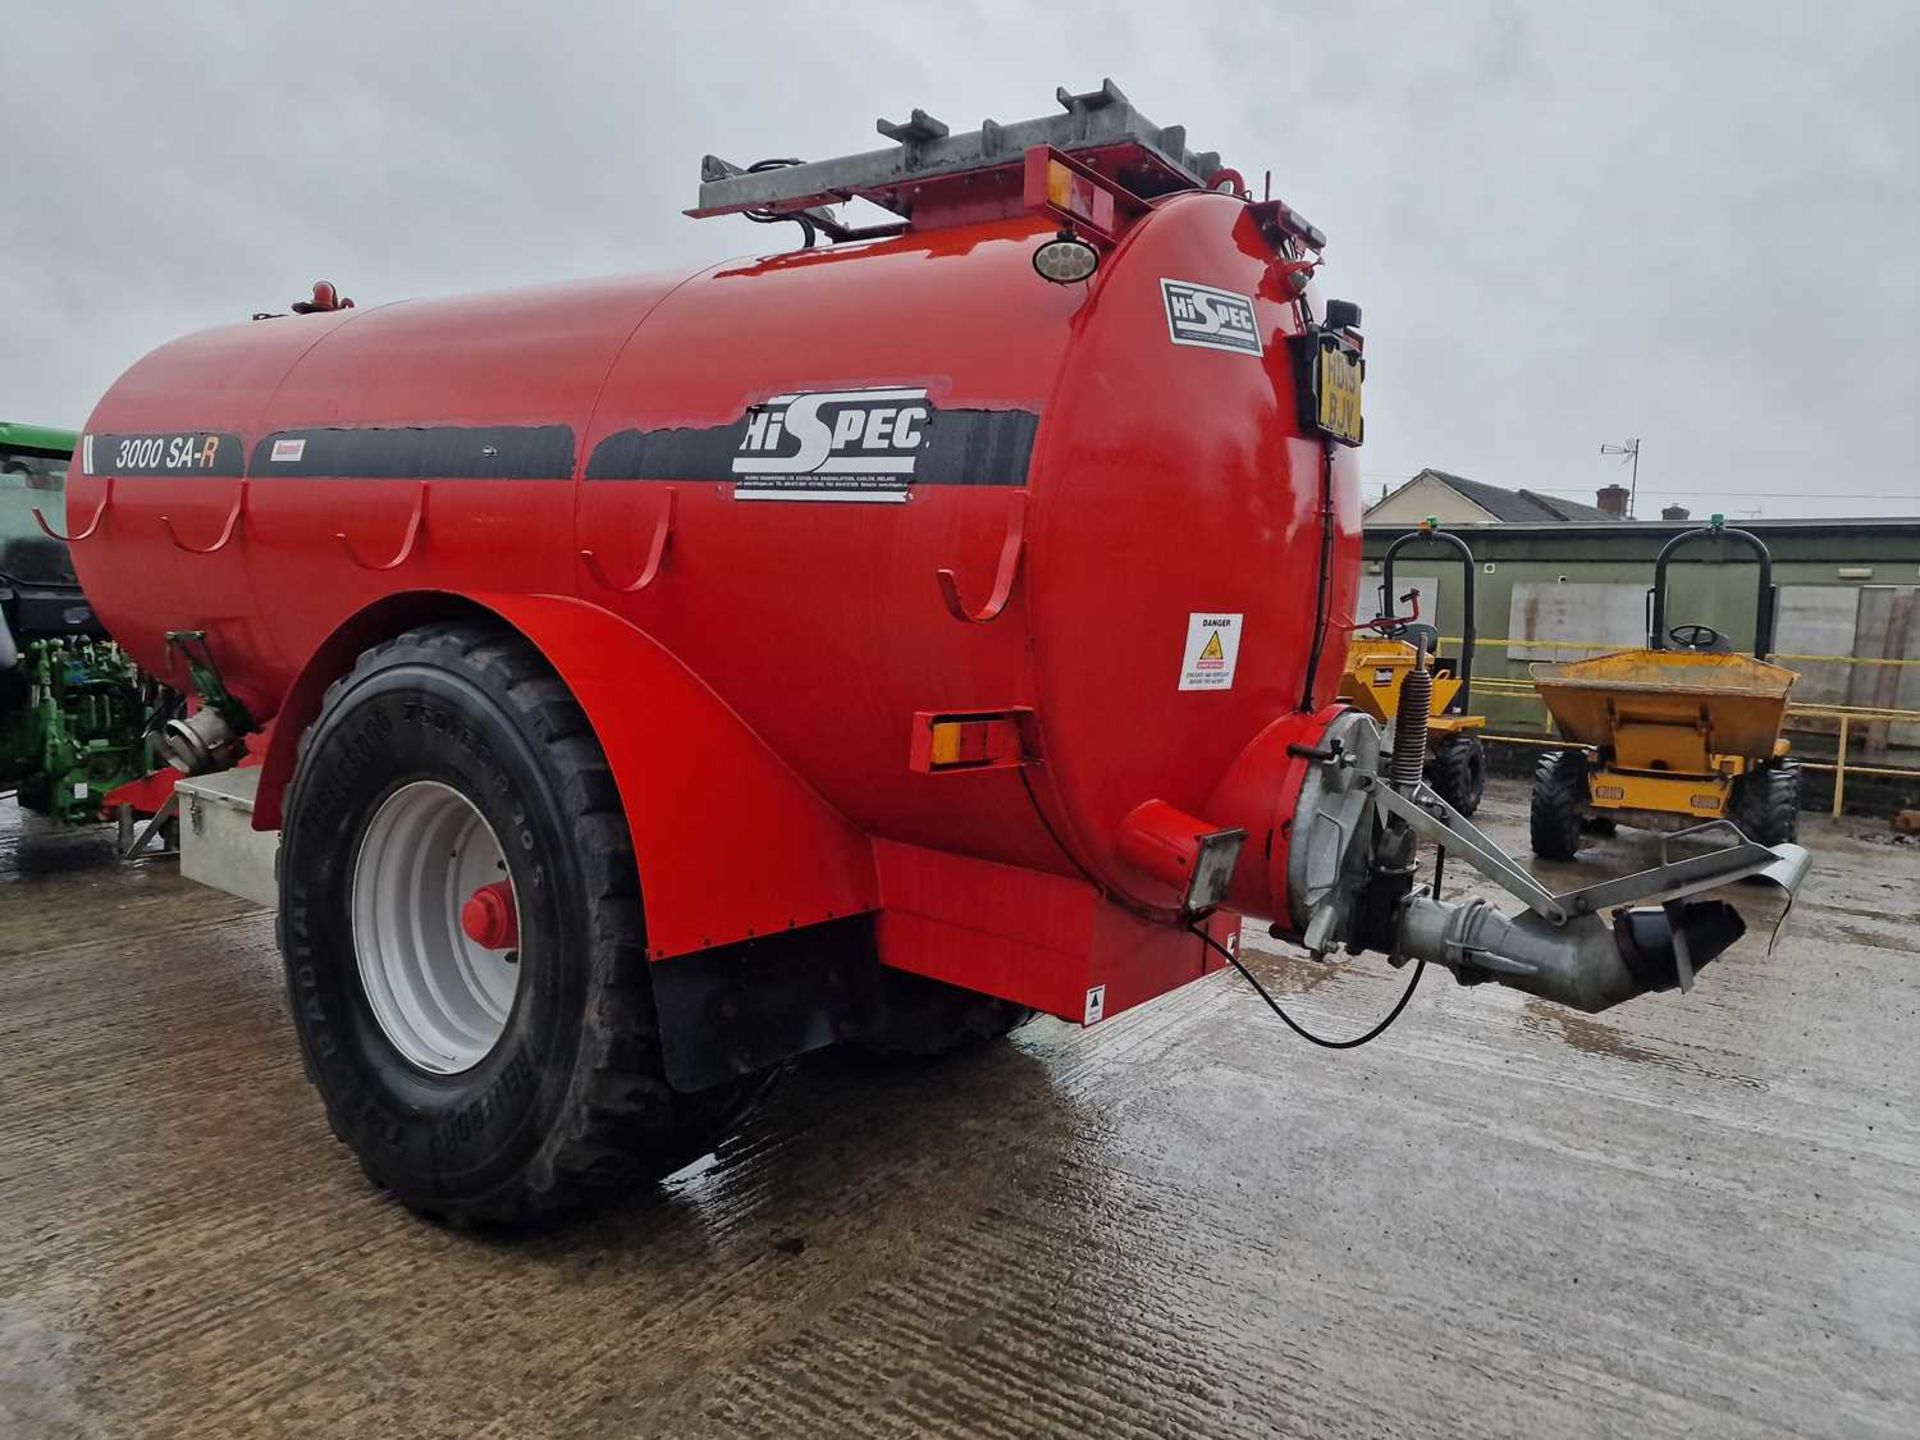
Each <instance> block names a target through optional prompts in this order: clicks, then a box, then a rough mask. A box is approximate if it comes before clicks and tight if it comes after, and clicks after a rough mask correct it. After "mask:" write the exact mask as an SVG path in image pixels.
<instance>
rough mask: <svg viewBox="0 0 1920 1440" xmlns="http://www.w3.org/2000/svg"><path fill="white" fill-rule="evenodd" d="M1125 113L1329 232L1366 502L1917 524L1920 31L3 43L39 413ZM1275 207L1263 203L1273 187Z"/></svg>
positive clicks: (181, 18) (1495, 20)
mask: <svg viewBox="0 0 1920 1440" xmlns="http://www.w3.org/2000/svg"><path fill="white" fill-rule="evenodd" d="M1103 75H1111V76H1112V77H1113V78H1114V79H1115V80H1116V81H1117V82H1118V83H1119V84H1120V86H1121V87H1122V88H1123V89H1124V90H1126V91H1127V93H1128V95H1129V96H1130V98H1132V99H1133V101H1134V102H1135V103H1136V104H1137V105H1139V107H1140V108H1141V109H1142V110H1143V111H1144V112H1145V113H1146V114H1147V115H1149V116H1150V117H1152V118H1153V119H1154V120H1155V121H1156V122H1158V123H1160V124H1170V123H1176V122H1178V123H1184V124H1185V125H1187V127H1188V130H1189V135H1190V137H1191V141H1192V143H1193V144H1194V146H1195V148H1199V149H1218V150H1220V151H1221V152H1222V154H1223V156H1224V158H1225V160H1226V162H1227V163H1229V164H1232V165H1235V166H1237V167H1239V168H1240V169H1241V170H1242V171H1243V172H1245V173H1246V174H1247V175H1248V176H1249V177H1258V176H1259V175H1260V174H1261V173H1262V172H1263V171H1264V170H1266V169H1269V168H1271V170H1272V172H1273V185H1274V192H1275V193H1276V194H1278V195H1280V196H1283V197H1284V198H1286V199H1287V200H1289V201H1290V202H1291V203H1293V204H1294V205H1295V206H1296V207H1297V208H1299V209H1300V210H1302V211H1303V212H1304V213H1305V214H1306V215H1307V216H1308V217H1309V218H1311V219H1312V220H1313V221H1314V222H1315V223H1316V224H1318V225H1319V226H1321V228H1322V229H1324V230H1325V231H1326V232H1327V233H1328V235H1329V236H1330V237H1331V245H1330V248H1329V251H1328V261H1329V264H1328V268H1327V270H1326V271H1325V272H1323V273H1324V277H1325V282H1326V290H1327V292H1328V293H1330V294H1335V295H1340V296H1343V297H1348V298H1351V299H1354V300H1357V301H1359V302H1360V303H1361V304H1362V305H1363V306H1364V308H1365V315H1366V330H1367V333H1368V357H1369V361H1370V365H1369V370H1368V397H1367V404H1368V426H1367V431H1368V444H1367V447H1366V449H1365V450H1364V451H1363V452H1362V469H1363V471H1364V472H1365V474H1366V476H1367V477H1368V480H1367V483H1368V493H1369V495H1370V496H1371V495H1375V494H1377V493H1378V491H1379V487H1380V485H1381V483H1382V482H1383V481H1388V480H1393V479H1398V478H1404V477H1405V476H1407V475H1409V474H1411V473H1412V472H1413V471H1414V470H1416V469H1418V468H1419V467H1421V466H1423V465H1432V466H1436V467H1440V468H1443V469H1448V470H1453V471H1456V472H1458V473H1461V474H1465V475H1469V476H1472V477H1474V478H1477V479H1481V480H1487V481H1491V482H1493V483H1495V484H1500V485H1508V486H1529V487H1532V488H1535V489H1540V490H1547V491H1552V492H1557V493H1564V494H1568V495H1572V496H1575V497H1578V498H1586V499H1589V500H1590V499H1591V498H1592V491H1593V489H1594V488H1595V487H1596V486H1598V485H1601V484H1605V483H1607V482H1608V481H1610V480H1613V479H1616V478H1621V479H1624V471H1622V470H1620V469H1619V468H1618V467H1617V466H1616V465H1615V464H1614V462H1612V461H1607V460H1603V459H1602V458H1601V457H1600V456H1599V454H1598V453H1597V452H1598V448H1599V446H1600V444H1601V442H1603V441H1621V440H1625V439H1626V438H1627V437H1628V436H1630V435H1636V434H1637V435H1640V436H1642V437H1643V439H1644V444H1645V449H1644V455H1643V459H1642V462H1641V472H1640V479H1641V485H1642V496H1643V498H1642V501H1641V513H1643V514H1648V513H1654V512H1655V511H1656V510H1657V508H1658V506H1659V505H1660V504H1664V503H1669V502H1671V501H1674V500H1678V501H1680V502H1682V503H1687V504H1690V505H1693V506H1694V507H1695V509H1696V513H1701V512H1704V511H1705V510H1707V509H1710V508H1722V509H1725V510H1727V511H1728V512H1729V513H1730V514H1744V513H1747V512H1750V511H1752V510H1754V509H1755V508H1760V509H1762V510H1763V512H1764V513H1765V514H1767V515H1769V516H1785V515H1794V514H1818V515H1846V514H1855V515H1867V514H1897V513H1907V514H1912V513H1915V512H1916V511H1920V479H1916V469H1915V467H1916V463H1917V461H1920V358H1917V357H1920V281H1917V280H1916V269H1917V267H1920V4H1916V3H1914V0H1827V3H1823V4H1803V3H1778V0H1776V3H1771V4H1767V3H1721V4H1685V3H1673V0H1668V3H1654V4H1628V3H1619V0H1610V3H1606V4H1584V3H1582V4H1574V3H1557V0H1556V3H1537V4H1468V3H1458V4H1450V3H1438V0H1435V3H1424V4H1422V3H1409V4H1383V3H1369V0H1354V3H1347V4H1340V5H1327V4H1322V3H1313V4H1307V3H1295V0H1239V3H1233V4H1210V3H1202V0H1187V3H1184V4H1180V5H1169V4H1167V3H1165V0H1153V3H1139V4H1126V3H1117V0H1114V3H1104V4H1102V3H1088V0H1065V3H1049V4H1033V3H1022V0H971V3H969V0H945V3H940V4H911V5H909V4H900V3H894V4H888V5H863V4H854V3H840V4H821V3H809V0H785V3H781V4H777V5H761V4H751V5H749V4H729V3H724V0H708V3H702V4H683V5H664V4H649V3H634V0H628V3H619V4H587V3H569V0H545V3H540V4H531V3H528V4H517V5H504V4H491V3H485V0H466V3H462V4H431V5H428V4H410V3H406V0H387V3H384V4H366V3H359V0H335V3H329V4H325V5H318V4H314V5H307V4H298V3H286V4H281V5H275V6H267V5H258V4H210V3H209V4H168V3H161V0H141V3H119V4H105V3H91V0H20V3H17V4H14V5H11V6H9V7H8V15H7V19H6V22H5V38H4V43H0V418H8V419H16V420H33V421H39V422H44V423H55V424H67V425H74V426H77V425H79V424H80V423H81V422H82V421H83V420H84V419H85V417H86V415H87V412H88V410H89V409H90V408H91V406H92V404H93V402H94V401H95V399H96V398H97V397H98V395H99V393H100V392H101V390H103V389H104V388H105V387H106V386H107V385H108V384H109V383H110V382H111V381H112V380H113V378H114V376H115V375H116V374H118V373H119V371H120V370H121V369H123V368H124V367H125V366H126V365H127V364H129V363H130V362H131V361H133V360H134V359H136V358H137V357H138V356H139V355H140V354H141V353H143V352H144V351H146V350H147V349H149V348H151V347H152V346H154V345H156V344H158V343H160V342H162V341H164V340H166V339H168V338H170V337H172V336H174V335H177V334H180V333H182V332H184V331H188V330H193V329H197V328H201V327H203V326H206V325H210V324H216V323H221V322H224V321H228V320H232V319H236V318H239V317H242V316H244V315H246V314H248V313H249V312H250V311H252V310H255V309H269V308H271V309H282V308H284V307H285V305H286V303H287V302H288V301H290V300H292V299H294V298H295V297H296V296H297V295H299V294H301V293H302V292H303V291H304V289H305V287H306V286H307V284H308V283H309V282H310V281H311V280H313V279H314V278H316V277H317V276H326V277H329V278H331V279H334V280H336V281H338V282H339V283H340V285H341V287H342V289H343V290H344V291H345V293H347V294H350V295H352V296H355V297H356V298H358V299H359V300H360V301H361V302H362V303H370V302H375V301H380V300H386V299H394V298H399V297H404V296H413V295H433V294H445V293H453V292H459V291H463V290H472V289H482V288H493V287H500V286H509V285H518V284H526V283H533V282H539V281H543V280H549V279H560V278H565V277H571V276H579V275H589V274H598V273H606V272H613V271H621V270H636V269H648V268H653V267H656V266H676V265H684V264H689V263H693V262H699V261H704V260H709V259H716V258H719V257H721V256H725V255H729V254H740V253H747V252H752V251H755V250H758V249H761V248H764V247H765V246H766V244H767V240H768V237H767V234H766V233H765V232H763V231H761V230H758V229H755V228H754V227H751V226H749V225H747V224H746V223H745V222H742V221H738V220H725V221H704V222H695V221H691V220H687V219H685V218H683V217H682V216H681V214H680V211H681V209H682V208H683V207H685V206H686V205H688V204H690V203H692V199H693V192H694V186H695V183H696V180H697V175H698V166H699V160H700V156H701V155H702V154H703V153H705V152H707V151H709V150H711V151H714V152H716V153H718V154H721V155H725V156H727V157H729V158H731V159H734V160H736V161H740V162H743V163H744V162H746V161H749V160H752V159H755V158H758V157H761V156H766V155H800V156H805V157H809V158H812V157H819V156H823V155H828V154H837V153H844V152H846V151H850V150H857V149H866V148H871V147H874V146H877V145H879V144H880V143H881V142H880V140H879V139H878V137H877V136H875V135H874V133H873V120H874V118H875V117H876V116H878V115H882V114H885V115H888V116H890V117H894V118H902V117H904V115H905V113H906V111H907V109H908V108H909V107H910V106H913V105H920V106H922V107H924V108H925V109H927V110H929V111H930V112H932V113H933V114H935V115H937V116H939V117H941V118H942V119H945V120H947V121H948V122H949V123H951V124H954V125H955V126H956V128H958V127H959V126H961V125H966V126H969V127H970V126H973V125H976V124H977V123H978V122H979V120H980V119H981V118H982V117H984V116H992V117H994V118H996V119H1000V120H1003V121H1004V120H1013V119H1024V118H1027V117H1030V116H1034V115H1040V114H1044V113H1046V112H1047V111H1049V110H1050V109H1051V107H1052V104H1053V102H1052V94H1053V89H1054V87H1055V86H1056V85H1059V84H1065V85H1067V86H1069V87H1070V88H1072V89H1076V90H1085V89H1091V88H1093V87H1094V86H1097V85H1098V84H1099V82H1100V79H1101V77H1102V76H1103ZM1254 183H1255V184H1256V185H1257V184H1258V183H1259V181H1258V179H1257V178H1255V180H1254Z"/></svg>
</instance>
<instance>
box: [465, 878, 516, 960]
mask: <svg viewBox="0 0 1920 1440" xmlns="http://www.w3.org/2000/svg"><path fill="white" fill-rule="evenodd" d="M460 928H461V929H462V930H464V931H466V932H467V937H468V938H469V939H471V940H472V941H473V943H474V944H476V945H481V946H485V947H486V948H487V949H489V950H511V949H513V948H514V947H515V946H517V945H519V943H520V918H519V916H518V915H517V914H516V913H515V912H514V908H513V884H512V882H511V881H507V880H496V881H494V882H493V883H492V884H491V885H482V886H481V887H480V888H479V889H478V890H476V891H474V892H473V894H471V895H469V896H468V897H467V902H466V904H464V905H462V906H461V907H460Z"/></svg>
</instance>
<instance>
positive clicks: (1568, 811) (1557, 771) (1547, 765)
mask: <svg viewBox="0 0 1920 1440" xmlns="http://www.w3.org/2000/svg"><path fill="white" fill-rule="evenodd" d="M1586 817H1587V757H1586V755H1585V754H1584V753H1583V752H1581V751H1579V750H1549V751H1548V752H1547V753H1546V754H1545V755H1542V756H1541V757H1540V767H1539V769H1537V770H1535V771H1534V772H1533V799H1532V803H1531V804H1530V805H1529V806H1528V815H1527V819H1528V827H1527V828H1528V831H1529V838H1530V839H1531V840H1532V841H1533V853H1534V854H1536V855H1538V856H1539V857H1540V858H1541V859H1543V860H1571V859H1573V857H1574V856H1575V855H1576V854H1577V853H1578V852H1579V849H1580V832H1581V827H1582V822H1584V821H1585V819H1586Z"/></svg>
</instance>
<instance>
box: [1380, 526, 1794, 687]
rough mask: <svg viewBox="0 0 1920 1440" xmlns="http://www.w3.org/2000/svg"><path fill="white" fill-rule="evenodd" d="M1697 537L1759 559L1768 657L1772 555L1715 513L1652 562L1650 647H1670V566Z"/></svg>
mask: <svg viewBox="0 0 1920 1440" xmlns="http://www.w3.org/2000/svg"><path fill="white" fill-rule="evenodd" d="M1695 540H1705V541H1708V542H1709V543H1711V544H1715V545H1717V544H1719V543H1720V542H1721V541H1724V540H1734V541H1738V542H1739V543H1740V544H1742V545H1744V546H1746V547H1747V548H1748V549H1749V550H1751V551H1753V553H1754V555H1755V557H1756V558H1757V559H1758V560H1759V562H1760V582H1759V598H1758V600H1757V602H1756V604H1755V606H1754V613H1753V658H1754V659H1756V660H1764V659H1766V658H1767V655H1768V654H1769V652H1771V651H1772V649H1773V641H1774V633H1773V631H1774V626H1775V625H1776V624H1777V623H1778V621H1779V607H1780V587H1779V586H1777V585H1775V584H1774V583H1773V555H1772V552H1770V551H1769V550H1768V549H1767V547H1766V545H1765V544H1764V543H1763V542H1762V541H1761V539H1760V537H1759V536H1758V535H1755V534H1754V533H1753V532H1752V531H1749V530H1730V529H1728V528H1727V525H1726V522H1725V521H1724V520H1722V519H1721V518H1720V517H1719V516H1718V515H1716V516H1714V517H1713V522H1712V523H1711V524H1708V525H1702V526H1699V527H1698V528H1696V529H1693V530H1682V531H1681V532H1680V533H1679V534H1678V535H1676V536H1674V537H1673V538H1672V539H1671V540H1669V541H1667V543H1666V544H1665V545H1663V546H1661V547H1660V555H1659V557H1658V558H1657V559H1656V560H1655V561H1654V562H1653V586H1652V588H1651V589H1649V590H1648V591H1647V597H1648V602H1649V604H1650V605H1651V607H1652V615H1651V618H1650V619H1649V620H1648V621H1647V646H1648V648H1649V649H1653V650H1665V649H1666V648H1668V647H1667V568H1668V567H1669V566H1670V565H1671V564H1672V563H1673V557H1674V553H1675V552H1676V551H1678V550H1679V549H1681V548H1682V547H1683V546H1686V545H1689V544H1691V543H1692V542H1694V541H1695ZM1395 543H1396V544H1397V543H1398V542H1397V541H1396V542H1395Z"/></svg>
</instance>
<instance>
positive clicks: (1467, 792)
mask: <svg viewBox="0 0 1920 1440" xmlns="http://www.w3.org/2000/svg"><path fill="white" fill-rule="evenodd" d="M1427 784H1429V785H1431V786H1432V787H1433V789H1434V791H1435V792H1436V793H1437V794H1438V795H1439V796H1440V798H1441V799H1442V800H1444V801H1446V802H1447V804H1449V805H1451V806H1452V807H1453V808H1454V809H1456V810H1458V811H1459V812H1460V813H1461V814H1462V815H1471V814H1473V812H1474V811H1476V810H1478V809H1479V808H1480V799H1481V797H1482V796H1483V795H1485V794H1486V793H1487V752H1486V748H1485V747H1484V746H1482V745H1481V743H1480V737H1479V736H1478V735H1455V736H1454V737H1453V738H1452V739H1451V740H1446V741H1443V742H1442V743H1441V744H1439V745H1437V746H1435V747H1434V750H1433V753H1432V754H1431V755H1429V756H1428V757H1427Z"/></svg>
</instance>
